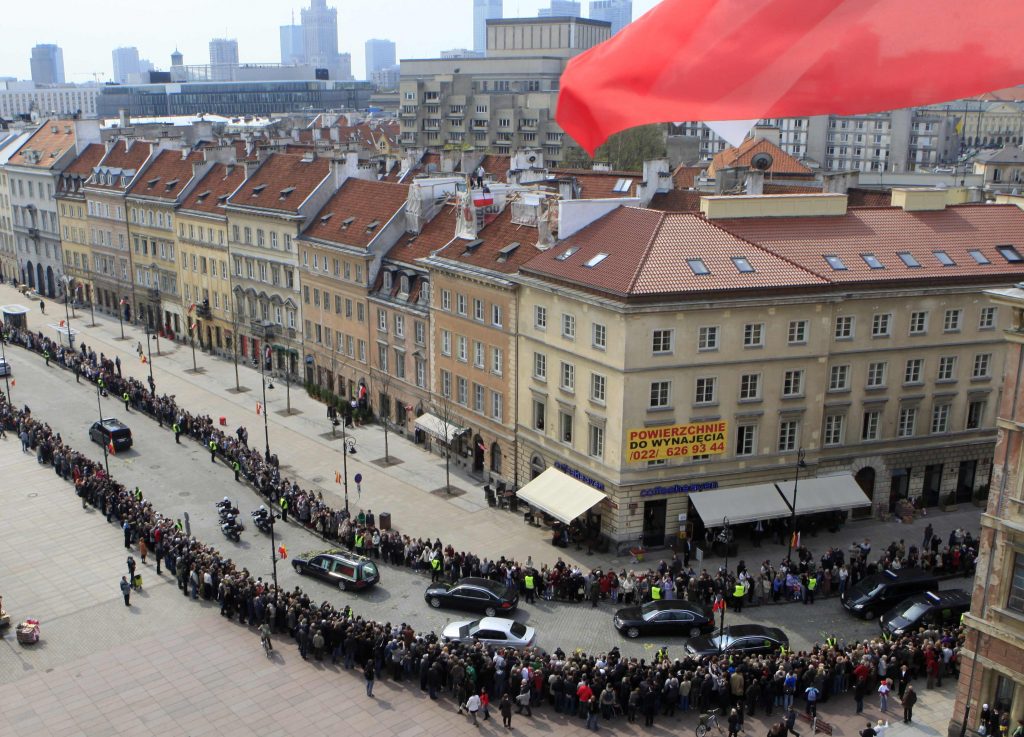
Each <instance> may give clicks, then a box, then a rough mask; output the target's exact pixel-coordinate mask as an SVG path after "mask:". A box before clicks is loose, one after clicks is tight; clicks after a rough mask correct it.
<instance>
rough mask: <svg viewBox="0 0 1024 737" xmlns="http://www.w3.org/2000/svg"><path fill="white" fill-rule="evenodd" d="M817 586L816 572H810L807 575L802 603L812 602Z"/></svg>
mask: <svg viewBox="0 0 1024 737" xmlns="http://www.w3.org/2000/svg"><path fill="white" fill-rule="evenodd" d="M816 588H818V574H816V573H811V574H810V575H809V576H808V577H807V596H806V597H804V604H813V603H814V590H815V589H816Z"/></svg>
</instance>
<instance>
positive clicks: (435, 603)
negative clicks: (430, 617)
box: [428, 596, 441, 609]
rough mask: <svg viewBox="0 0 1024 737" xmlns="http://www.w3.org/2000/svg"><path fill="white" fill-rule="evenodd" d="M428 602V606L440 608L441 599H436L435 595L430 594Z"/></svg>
mask: <svg viewBox="0 0 1024 737" xmlns="http://www.w3.org/2000/svg"><path fill="white" fill-rule="evenodd" d="M428 603H429V604H430V606H432V607H434V609H440V608H441V600H440V599H438V598H437V597H436V596H431V597H430V601H429V602H428Z"/></svg>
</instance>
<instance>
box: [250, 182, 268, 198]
mask: <svg viewBox="0 0 1024 737" xmlns="http://www.w3.org/2000/svg"><path fill="white" fill-rule="evenodd" d="M266 188H267V185H265V184H257V185H256V186H255V187H253V188H252V196H253V197H255V196H256V195H258V194H259V193H260V192H262V191H263V190H265V189H266Z"/></svg>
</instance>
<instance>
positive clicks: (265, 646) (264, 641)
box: [260, 635, 274, 658]
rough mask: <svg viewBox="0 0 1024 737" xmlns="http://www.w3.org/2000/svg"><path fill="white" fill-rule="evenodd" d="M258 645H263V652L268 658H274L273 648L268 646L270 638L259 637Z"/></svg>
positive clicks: (265, 636)
mask: <svg viewBox="0 0 1024 737" xmlns="http://www.w3.org/2000/svg"><path fill="white" fill-rule="evenodd" d="M260 643H261V644H262V645H263V650H264V652H266V654H267V657H268V658H272V657H274V655H273V653H274V646H273V645H271V644H270V637H268V636H267V635H262V636H260Z"/></svg>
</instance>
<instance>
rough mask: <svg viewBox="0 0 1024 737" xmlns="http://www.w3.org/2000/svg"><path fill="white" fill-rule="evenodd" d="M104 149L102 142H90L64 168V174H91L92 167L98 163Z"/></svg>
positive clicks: (83, 175) (81, 175)
mask: <svg viewBox="0 0 1024 737" xmlns="http://www.w3.org/2000/svg"><path fill="white" fill-rule="evenodd" d="M105 152H106V149H105V148H104V147H103V144H102V143H90V144H89V145H88V146H86V147H85V148H84V149H83V150H82V153H80V154H78V156H77V157H76V158H75V160H74V161H72V162H71V164H70V165H69V166H68V168H67V169H65V170H64V173H65V174H77V175H78V176H80V177H88V176H89V175H90V174H92V170H93V168H94V167H95V166H96V165H97V164H99V163H100V160H101V159H102V158H103V154H104V153H105Z"/></svg>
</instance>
